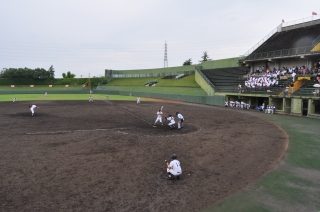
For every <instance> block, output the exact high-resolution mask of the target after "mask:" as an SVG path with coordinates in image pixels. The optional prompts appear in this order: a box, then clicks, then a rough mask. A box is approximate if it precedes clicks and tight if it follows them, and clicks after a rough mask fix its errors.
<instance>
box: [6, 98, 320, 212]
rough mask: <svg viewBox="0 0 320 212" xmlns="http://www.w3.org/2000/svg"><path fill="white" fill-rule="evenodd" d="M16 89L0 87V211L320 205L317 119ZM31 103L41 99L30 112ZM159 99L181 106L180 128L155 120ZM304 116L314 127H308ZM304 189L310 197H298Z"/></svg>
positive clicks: (173, 108)
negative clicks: (171, 176)
mask: <svg viewBox="0 0 320 212" xmlns="http://www.w3.org/2000/svg"><path fill="white" fill-rule="evenodd" d="M12 98H13V96H12V95H2V96H1V102H0V107H1V112H0V119H1V123H2V124H1V128H0V135H1V142H0V170H1V171H0V179H1V181H0V182H1V186H0V197H1V198H0V210H1V211H168V210H170V211H302V210H292V209H301V208H302V209H313V210H315V211H316V210H317V207H318V206H319V202H318V201H317V199H316V198H317V197H319V194H320V192H319V189H317V187H316V186H318V185H319V181H316V179H319V178H317V176H320V175H317V173H318V172H319V169H320V167H319V164H320V163H318V162H319V159H317V158H316V159H315V158H314V156H315V155H317V154H319V150H318V149H317V148H318V147H319V143H318V141H315V140H313V139H315V138H316V137H318V135H319V131H314V130H315V129H318V127H319V120H311V119H306V118H301V117H287V116H280V115H266V114H262V113H259V112H253V111H247V110H240V109H239V110H237V109H232V108H223V107H213V106H207V105H198V104H189V103H183V102H175V101H165V100H157V99H153V100H152V101H150V99H144V98H142V99H141V103H140V104H137V103H136V101H135V97H130V96H129V97H121V96H110V97H109V100H108V101H105V96H103V95H100V96H99V95H94V102H93V103H89V102H88V99H89V95H57V96H55V95H48V97H44V96H43V95H36V96H33V95H21V96H18V97H17V98H18V101H17V102H12ZM120 99H122V100H123V101H116V100H120ZM46 100H50V101H46ZM71 100H72V101H71ZM29 104H36V105H37V106H38V107H39V108H37V109H36V110H35V115H34V116H31V112H30V110H29V108H28V105H29ZM161 106H163V111H164V113H165V114H166V115H169V114H172V115H175V113H176V112H177V111H179V112H181V113H182V114H183V116H184V117H185V126H184V128H183V129H181V130H169V129H168V127H167V123H166V122H164V126H161V125H158V126H157V127H152V125H153V123H154V121H155V119H156V112H157V110H158V109H159V108H160V107H161ZM292 122H294V123H296V124H295V125H290V123H292ZM308 124H309V125H312V128H311V127H310V128H307V129H304V128H303V127H304V126H309V125H308ZM302 126H303V127H302ZM297 129H300V131H299V133H297V132H296V130H297ZM304 133H307V135H310V134H312V135H313V136H311V137H309V138H307V137H306V135H305V134H304ZM298 134H299V135H298ZM293 136H294V137H293ZM296 136H297V137H296ZM289 140H290V142H289ZM302 140H303V141H304V142H302ZM305 142H307V143H305ZM311 146H312V147H311ZM311 150H312V153H310V151H311ZM173 153H176V154H177V155H178V159H179V160H180V162H181V166H182V170H183V174H182V176H181V179H180V180H172V181H168V180H166V166H165V163H164V160H165V159H166V160H170V156H171V154H173ZM305 154H308V155H309V156H310V158H308V157H307V156H305ZM307 159H308V160H307ZM311 161H312V163H311ZM310 170H312V171H310ZM298 172H299V173H300V175H299V176H300V178H302V179H301V180H299V178H298ZM294 173H296V175H294ZM303 173H307V174H308V177H303ZM306 187H308V188H309V191H310V192H311V193H307V192H305V189H306ZM312 187H313V190H311V188H312ZM297 190H298V192H296V191H297ZM293 191H294V192H293ZM302 191H303V192H302ZM295 192H296V193H295ZM305 196H309V197H310V196H312V199H309V202H308V203H302V202H299V198H300V199H301V198H302V197H305ZM302 199H304V198H302ZM318 199H320V198H318ZM297 201H298V202H297ZM277 203H279V204H277ZM282 205H284V206H285V207H281V206H282ZM319 208H320V207H319ZM319 210H320V209H319ZM305 211H310V210H305Z"/></svg>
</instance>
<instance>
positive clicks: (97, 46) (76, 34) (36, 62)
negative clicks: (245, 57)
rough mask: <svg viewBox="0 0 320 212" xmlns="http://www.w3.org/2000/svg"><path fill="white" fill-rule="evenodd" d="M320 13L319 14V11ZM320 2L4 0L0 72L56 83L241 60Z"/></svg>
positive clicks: (0, 5)
mask: <svg viewBox="0 0 320 212" xmlns="http://www.w3.org/2000/svg"><path fill="white" fill-rule="evenodd" d="M317 10H318V11H317ZM312 12H317V13H318V16H314V18H317V19H318V18H320V17H319V16H320V1H319V0H304V1H301V0H290V1H287V0H286V1H285V0H268V1H266V0H264V1H261V0H255V1H252V0H241V1H236V0H223V1H222V0H221V1H217V0H216V1H214V0H211V1H210V0H197V1H195V0H158V1H156V0H0V32H1V35H0V70H1V69H3V68H21V67H28V68H37V67H39V68H45V69H48V68H49V67H50V66H51V65H53V67H54V69H55V77H56V78H61V77H62V73H66V72H68V71H71V72H72V73H74V74H76V77H88V75H89V73H90V76H91V77H92V76H96V77H99V76H103V75H104V70H105V69H113V70H130V69H148V68H161V67H163V66H164V46H165V42H167V49H168V51H167V55H168V64H169V67H173V66H181V65H182V63H183V62H184V61H185V60H187V59H189V58H191V59H192V62H193V63H198V61H199V60H200V59H201V56H202V54H203V52H204V51H207V52H208V54H209V57H210V58H211V59H213V60H215V59H223V58H230V57H237V56H239V55H242V54H244V53H246V52H247V51H248V50H249V49H250V48H251V47H253V46H254V45H255V44H257V43H258V42H259V41H260V40H261V39H263V38H264V37H265V36H266V35H268V34H269V33H270V32H271V31H272V30H273V29H275V28H276V27H277V26H278V25H279V24H281V22H282V19H284V21H285V22H289V21H294V20H298V19H302V18H307V19H308V18H309V19H310V18H311V14H312Z"/></svg>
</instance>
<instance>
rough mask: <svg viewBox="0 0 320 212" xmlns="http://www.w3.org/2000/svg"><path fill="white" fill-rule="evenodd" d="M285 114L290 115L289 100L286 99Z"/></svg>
mask: <svg viewBox="0 0 320 212" xmlns="http://www.w3.org/2000/svg"><path fill="white" fill-rule="evenodd" d="M285 105H286V107H285V111H284V112H285V114H291V98H286V99H285Z"/></svg>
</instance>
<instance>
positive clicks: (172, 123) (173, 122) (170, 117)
mask: <svg viewBox="0 0 320 212" xmlns="http://www.w3.org/2000/svg"><path fill="white" fill-rule="evenodd" d="M164 118H165V119H166V120H167V121H169V124H168V126H169V128H170V129H173V128H175V127H176V126H175V125H174V124H175V123H176V122H175V120H174V118H173V116H172V115H169V117H164Z"/></svg>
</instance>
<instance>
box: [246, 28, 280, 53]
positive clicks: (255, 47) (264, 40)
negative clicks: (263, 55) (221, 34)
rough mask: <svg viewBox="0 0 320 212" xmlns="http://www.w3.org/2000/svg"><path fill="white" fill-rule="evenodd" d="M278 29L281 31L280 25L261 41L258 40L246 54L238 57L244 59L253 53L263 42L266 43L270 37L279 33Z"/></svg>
mask: <svg viewBox="0 0 320 212" xmlns="http://www.w3.org/2000/svg"><path fill="white" fill-rule="evenodd" d="M279 27H280V29H281V24H280V25H279V26H277V27H276V28H275V29H273V30H272V31H271V32H270V33H269V34H267V35H266V36H265V37H264V38H262V40H260V41H259V42H258V43H257V44H256V45H254V46H253V47H252V48H251V49H249V50H248V51H247V52H246V53H244V54H243V55H240V58H246V57H247V56H248V55H250V54H251V53H252V52H254V51H255V50H256V49H257V48H259V46H261V45H262V44H263V43H264V42H266V41H267V40H268V39H269V38H270V37H271V36H272V35H274V34H276V32H278V31H279Z"/></svg>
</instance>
